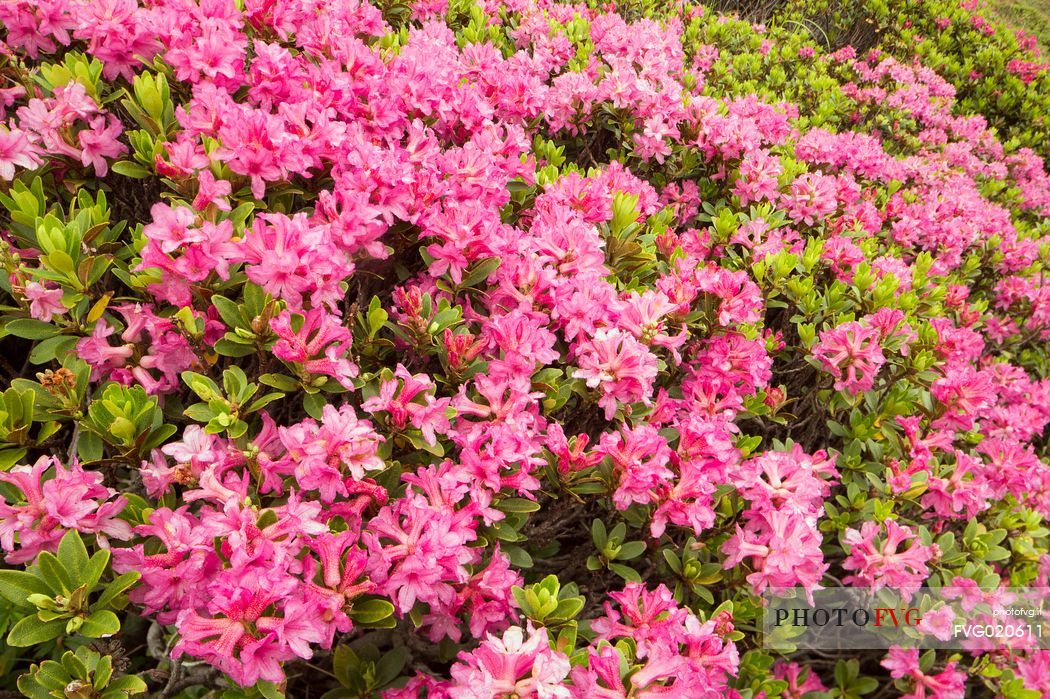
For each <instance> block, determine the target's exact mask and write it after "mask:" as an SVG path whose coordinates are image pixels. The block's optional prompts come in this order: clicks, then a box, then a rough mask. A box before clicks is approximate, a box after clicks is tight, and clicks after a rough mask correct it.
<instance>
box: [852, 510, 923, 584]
mask: <svg viewBox="0 0 1050 699" xmlns="http://www.w3.org/2000/svg"><path fill="white" fill-rule="evenodd" d="M883 530H885V532H883ZM883 533H884V536H883V537H882V539H881V541H876V537H877V536H879V535H881V534H883ZM844 539H845V543H846V544H847V545H848V546H850V547H851V548H850V553H849V556H848V557H847V558H846V561H845V562H844V563H843V564H842V567H843V568H845V569H846V570H850V571H854V574H853V575H850V576H847V577H845V578H843V580H842V581H843V582H844V583H846V584H853V585H857V586H859V587H866V588H870V589H871V590H872V591H878V590H881V589H882V588H884V587H889V588H891V589H894V590H897V591H898V592H900V593H901V595H902V596H904V597H905V598H906V599H910V598H911V596H912V595H913V594H915V592H916V591H918V589H919V587H920V586H921V585H922V583H923V581H924V580H925V579H926V577H927V576H928V575H929V574H930V571H929V568H928V567H927V566H926V564H927V563H929V562H930V561H931V560H932V559H933V558H934V556H935V555H936V554H937V546H936V544H933V545H930V546H925V545H923V543H922V542H921V541H919V540H918V537H917V536H916V535H915V534H914V533H913V532H912V529H911V528H910V527H907V526H901V525H899V524H897V523H896V522H895V521H893V520H892V519H887V520H886V521H885V522H884V523H883V524H882V525H881V526H880V525H879V524H878V523H876V522H864V524H862V525H861V528H860V530H856V529H847V530H846V534H845V537H844Z"/></svg>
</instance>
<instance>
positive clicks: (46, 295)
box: [24, 282, 68, 323]
mask: <svg viewBox="0 0 1050 699" xmlns="http://www.w3.org/2000/svg"><path fill="white" fill-rule="evenodd" d="M24 293H25V297H26V299H27V300H28V301H29V315H30V316H32V317H33V318H36V319H37V320H42V321H44V322H45V323H50V322H51V319H52V318H53V317H54V316H56V315H64V314H65V313H66V311H67V310H68V309H67V308H66V306H65V304H63V303H62V296H63V292H62V290H61V289H48V288H47V287H46V286H44V285H43V284H41V283H39V282H29V283H28V284H26V286H25V291H24Z"/></svg>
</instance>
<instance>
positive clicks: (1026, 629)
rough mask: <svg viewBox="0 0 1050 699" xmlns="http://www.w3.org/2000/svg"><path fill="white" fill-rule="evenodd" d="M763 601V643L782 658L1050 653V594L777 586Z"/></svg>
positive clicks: (1042, 590)
mask: <svg viewBox="0 0 1050 699" xmlns="http://www.w3.org/2000/svg"><path fill="white" fill-rule="evenodd" d="M762 602H763V608H762V614H761V630H762V645H763V647H764V648H767V649H769V650H777V651H781V652H791V651H794V650H797V649H816V650H862V649H878V648H889V647H890V646H892V645H897V646H902V647H904V648H939V649H945V650H948V649H961V650H970V651H982V650H983V651H989V650H1003V649H1033V648H1044V649H1050V588H1031V587H1028V588H995V589H989V590H984V589H981V588H980V587H979V586H977V585H976V584H973V585H970V586H957V587H941V588H930V587H922V588H919V589H917V590H914V591H911V590H908V591H904V592H900V591H896V590H891V589H882V590H878V591H876V592H872V591H870V590H865V589H860V588H847V587H839V588H827V589H823V590H817V591H815V592H813V593H812V594H808V593H807V592H806V591H805V590H804V589H802V588H777V589H769V590H766V592H765V593H764V594H763V596H762Z"/></svg>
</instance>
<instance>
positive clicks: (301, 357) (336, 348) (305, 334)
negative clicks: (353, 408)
mask: <svg viewBox="0 0 1050 699" xmlns="http://www.w3.org/2000/svg"><path fill="white" fill-rule="evenodd" d="M270 328H272V329H273V331H274V332H275V333H277V336H278V337H279V338H280V339H279V340H278V341H277V343H276V344H275V345H274V347H273V353H274V354H275V355H276V356H277V357H278V359H283V360H285V361H286V362H295V363H298V364H302V365H303V369H304V370H305V371H307V372H308V373H310V374H319V375H322V376H331V377H332V378H334V379H335V380H336V381H338V382H339V384H340V385H341V386H343V388H353V385H354V384H353V379H354V377H356V376H357V365H355V364H354V363H353V362H351V361H350V360H349V359H348V358H347V357H345V356H344V355H345V354H346V352H347V350H349V349H350V345H351V343H352V338H351V337H350V330H348V329H347V328H345V327H343V326H342V325H340V324H339V323H338V321H337V320H336V318H335V316H332V315H331V314H330V313H328V312H327V311H326V310H325V309H323V308H313V309H311V310H309V311H306V312H305V314H304V315H296V316H294V317H293V316H292V314H291V313H289V312H288V311H281V313H280V315H278V316H276V317H275V318H273V319H271V320H270Z"/></svg>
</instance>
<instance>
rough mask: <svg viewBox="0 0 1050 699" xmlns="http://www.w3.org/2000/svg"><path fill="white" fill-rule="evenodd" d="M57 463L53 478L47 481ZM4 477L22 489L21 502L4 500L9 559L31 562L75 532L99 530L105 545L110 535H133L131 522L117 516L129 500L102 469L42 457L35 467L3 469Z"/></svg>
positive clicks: (1, 535) (0, 528)
mask: <svg viewBox="0 0 1050 699" xmlns="http://www.w3.org/2000/svg"><path fill="white" fill-rule="evenodd" d="M52 467H54V474H53V477H51V478H50V479H49V480H45V479H44V476H45V474H46V473H48V472H49V470H50V469H51V468H52ZM0 481H2V482H5V483H9V484H11V485H12V486H14V487H15V488H17V489H18V490H19V491H20V492H21V500H20V501H18V500H16V501H12V502H8V501H7V500H6V499H0V547H2V548H3V549H4V550H5V551H7V552H8V555H7V557H6V558H5V560H6V561H7V562H8V563H11V564H18V563H25V562H27V561H31V560H33V558H35V557H36V555H37V554H38V553H39V552H40V551H54V550H55V549H56V548H57V547H58V542H59V541H60V540H61V539H62V535H63V534H65V533H66V531H69V530H75V531H80V532H84V533H92V534H96V535H97V536H98V540H99V543H100V545H102V546H105V545H106V537H107V536H110V537H113V538H115V539H121V540H126V539H130V538H131V526H130V525H129V524H128V523H127V522H125V521H123V520H120V519H117V515H119V514H120V512H121V511H122V510H123V509H124V506H125V504H126V500H125V499H124V498H123V497H114V496H115V495H116V494H117V493H116V491H115V490H112V489H111V488H106V487H104V486H103V485H102V474H101V473H96V472H89V471H84V469H83V468H82V467H81V466H80V464H78V463H76V462H75V461H74V462H73V465H72V466H71V467H70V468H66V467H65V466H63V465H62V464H61V463H60V462H59V461H58V460H56V459H53V458H50V457H46V456H42V457H40V458H39V459H37V461H36V463H34V464H33V465H32V466H16V467H15V468H13V469H11V470H10V471H8V472H7V473H0ZM0 497H2V496H0ZM16 536H17V538H18V541H17V544H16V542H15V537H16Z"/></svg>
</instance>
